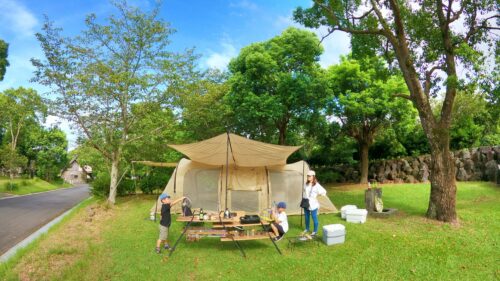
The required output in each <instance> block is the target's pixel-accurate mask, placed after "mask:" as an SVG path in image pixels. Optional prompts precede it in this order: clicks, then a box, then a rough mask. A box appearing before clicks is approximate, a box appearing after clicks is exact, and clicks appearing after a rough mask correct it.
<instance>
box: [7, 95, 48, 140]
mask: <svg viewBox="0 0 500 281" xmlns="http://www.w3.org/2000/svg"><path fill="white" fill-rule="evenodd" d="M0 108H2V111H0V124H4V126H5V127H6V130H7V131H8V134H7V135H9V136H10V142H9V143H10V145H11V146H12V149H16V148H17V144H18V140H19V135H20V134H21V132H22V130H23V129H24V127H25V126H26V125H27V124H32V123H36V122H42V121H43V120H44V118H45V116H46V115H47V107H46V105H45V103H44V101H43V99H42V98H41V97H40V96H39V95H38V93H37V92H36V91H35V90H33V89H30V88H23V87H19V88H17V89H13V88H10V89H7V90H5V91H3V92H2V93H1V94H0Z"/></svg>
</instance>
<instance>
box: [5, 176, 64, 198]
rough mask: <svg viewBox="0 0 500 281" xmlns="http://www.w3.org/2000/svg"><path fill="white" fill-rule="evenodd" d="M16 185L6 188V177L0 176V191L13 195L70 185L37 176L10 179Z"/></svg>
mask: <svg viewBox="0 0 500 281" xmlns="http://www.w3.org/2000/svg"><path fill="white" fill-rule="evenodd" d="M12 182H13V183H14V184H16V185H17V189H14V190H7V189H6V188H7V187H6V184H8V183H9V179H8V178H2V177H0V192H1V193H9V194H15V195H24V194H29V193H35V192H42V191H49V190H54V189H58V188H66V187H71V185H70V184H68V183H63V182H62V181H60V182H46V181H44V180H42V179H39V178H34V179H14V180H13V181H12Z"/></svg>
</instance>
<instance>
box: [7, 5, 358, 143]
mask: <svg viewBox="0 0 500 281" xmlns="http://www.w3.org/2000/svg"><path fill="white" fill-rule="evenodd" d="M153 3H154V2H153V1H148V0H129V4H131V5H134V6H138V7H140V8H142V9H146V10H147V9H149V8H151V7H152V6H153ZM310 5H311V1H306V0H295V1H285V0H267V1H265V0H259V1H258V0H254V1H250V0H225V1H223V0H210V1H209V0H190V1H182V0H164V1H163V4H162V8H161V17H162V18H163V19H164V20H166V21H168V22H170V24H171V26H172V27H173V28H174V29H176V30H177V32H176V33H175V34H174V35H173V36H172V37H171V40H172V44H171V46H170V47H171V49H172V50H173V51H182V50H184V49H186V48H193V47H195V49H196V52H197V53H198V54H200V55H201V58H200V61H199V63H200V67H202V68H207V67H216V68H221V69H224V68H225V67H226V65H227V63H228V62H229V60H230V59H231V58H232V57H235V56H237V55H238V53H239V50H240V49H241V48H242V47H245V46H247V45H249V44H251V43H253V42H258V41H265V40H268V39H270V38H272V37H274V36H276V35H278V34H280V33H281V32H282V31H283V30H284V29H285V28H287V27H289V26H296V27H299V25H297V24H296V23H294V22H293V20H292V12H293V10H294V9H295V8H296V7H298V6H303V7H308V6H310ZM114 12H115V10H114V8H113V7H112V5H111V4H110V3H109V2H108V1H105V0H69V1H40V0H38V1H34V0H0V38H1V39H3V40H4V41H6V42H7V43H9V57H8V60H9V62H10V66H9V67H8V68H7V73H6V75H5V78H4V80H3V81H1V82H0V91H3V90H5V89H7V88H11V87H20V86H24V87H32V88H35V89H37V90H38V91H39V92H40V93H43V91H44V89H43V88H42V87H40V86H39V85H37V84H34V83H30V82H29V80H30V79H31V78H32V77H33V70H34V68H33V67H32V65H31V63H30V58H32V57H36V58H43V54H42V51H41V49H40V46H39V43H38V41H37V40H36V38H35V36H34V34H35V33H36V32H39V31H40V30H41V26H42V24H43V21H44V15H47V16H48V17H49V19H50V20H52V21H54V22H55V25H56V26H58V27H61V28H63V34H64V35H67V36H74V35H76V34H79V33H80V31H81V30H83V29H84V28H85V26H84V19H85V16H86V15H87V14H90V13H95V14H96V15H97V17H98V18H101V19H104V18H105V17H107V16H109V15H110V14H111V13H114ZM314 31H315V33H316V34H318V35H319V36H321V35H324V34H326V30H324V29H323V30H314ZM323 47H324V49H325V52H324V54H323V55H322V56H321V60H320V63H321V65H322V66H323V67H327V66H329V65H331V64H334V63H336V62H338V60H339V56H340V55H342V54H347V53H348V52H349V37H348V36H347V35H346V34H343V33H334V34H333V36H330V37H329V38H327V39H325V41H323ZM54 122H61V120H58V119H57V118H55V117H50V118H48V123H49V124H52V123H54ZM60 126H61V128H62V129H63V130H64V131H66V132H67V133H68V134H69V136H68V137H69V139H70V146H74V140H75V134H74V133H72V132H71V131H70V128H69V126H68V124H67V123H65V122H64V121H62V122H61V125H60Z"/></svg>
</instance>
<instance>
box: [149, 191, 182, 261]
mask: <svg viewBox="0 0 500 281" xmlns="http://www.w3.org/2000/svg"><path fill="white" fill-rule="evenodd" d="M184 198H186V197H181V198H179V199H177V200H175V201H173V202H172V201H171V200H170V196H169V195H168V194H166V193H162V194H161V195H160V201H161V203H162V205H161V220H160V236H159V237H158V241H156V253H158V254H159V253H160V252H161V244H162V243H165V245H164V248H165V249H166V250H169V249H170V246H169V244H168V240H167V239H168V228H169V227H170V224H171V222H172V217H171V215H170V208H171V207H172V206H173V205H175V204H177V203H179V202H180V201H181V200H183V199H184Z"/></svg>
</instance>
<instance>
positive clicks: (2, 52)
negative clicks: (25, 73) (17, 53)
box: [0, 39, 9, 81]
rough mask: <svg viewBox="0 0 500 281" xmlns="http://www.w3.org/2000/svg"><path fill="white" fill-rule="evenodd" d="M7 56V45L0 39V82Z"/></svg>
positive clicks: (5, 66) (3, 74)
mask: <svg viewBox="0 0 500 281" xmlns="http://www.w3.org/2000/svg"><path fill="white" fill-rule="evenodd" d="M8 54H9V44H7V43H6V42H5V41H3V40H2V39H0V81H2V80H3V77H4V76H5V72H6V70H7V66H9V61H8V60H7V57H8Z"/></svg>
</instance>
